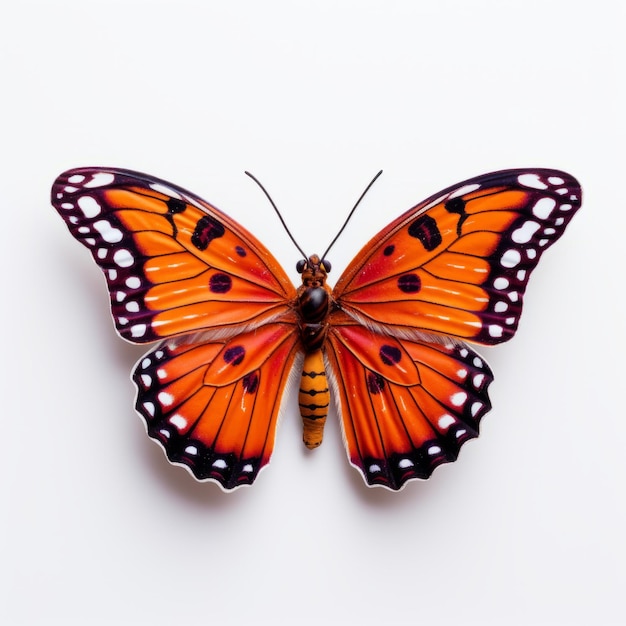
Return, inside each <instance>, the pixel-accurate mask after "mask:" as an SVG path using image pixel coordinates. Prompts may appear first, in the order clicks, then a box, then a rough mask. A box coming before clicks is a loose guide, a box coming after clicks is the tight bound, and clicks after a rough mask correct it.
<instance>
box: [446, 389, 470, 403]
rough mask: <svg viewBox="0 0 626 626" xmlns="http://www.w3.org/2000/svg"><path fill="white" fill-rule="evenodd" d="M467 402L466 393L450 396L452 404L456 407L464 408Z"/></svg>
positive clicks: (461, 392)
mask: <svg viewBox="0 0 626 626" xmlns="http://www.w3.org/2000/svg"><path fill="white" fill-rule="evenodd" d="M466 400H467V394H466V393H465V392H464V391H459V392H458V393H455V394H453V395H452V396H450V402H451V403H452V404H453V405H454V406H463V404H464V403H465V401H466Z"/></svg>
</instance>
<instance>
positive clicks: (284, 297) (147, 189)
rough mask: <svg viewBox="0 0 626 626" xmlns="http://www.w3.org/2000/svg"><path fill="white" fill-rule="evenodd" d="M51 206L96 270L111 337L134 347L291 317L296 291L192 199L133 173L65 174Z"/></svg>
mask: <svg viewBox="0 0 626 626" xmlns="http://www.w3.org/2000/svg"><path fill="white" fill-rule="evenodd" d="M52 204H53V205H54V207H55V208H56V210H57V211H58V212H59V214H60V215H61V217H62V218H63V219H64V220H65V222H66V224H67V226H68V228H69V230H70V232H71V233H72V235H74V237H75V238H76V239H77V240H78V241H80V242H81V243H82V244H83V245H84V246H86V247H87V248H88V249H89V250H90V251H91V254H92V256H93V258H94V260H95V261H96V263H97V264H98V265H99V266H100V268H101V269H102V270H103V272H104V275H105V277H106V280H107V284H108V287H109V293H110V297H111V310H112V313H113V318H114V320H115V324H116V327H117V330H118V332H119V333H120V335H121V336H122V337H124V339H127V340H129V341H133V342H136V343H144V342H150V341H155V340H157V339H161V338H164V337H171V336H175V335H181V334H184V333H189V332H197V331H203V330H211V331H213V332H214V333H216V334H217V332H218V331H219V333H220V335H222V336H228V335H234V334H236V333H238V332H241V331H242V330H245V329H246V328H254V327H257V326H259V325H261V324H263V323H265V322H267V321H270V320H275V319H277V318H279V317H280V316H281V315H282V314H285V313H286V312H287V311H288V307H287V303H288V302H289V301H291V300H292V299H293V298H294V297H295V288H294V287H293V285H292V283H291V281H290V280H289V278H288V277H287V275H286V274H285V272H284V271H283V269H282V268H281V267H280V265H279V264H278V263H277V262H276V261H275V259H274V257H273V256H272V255H271V254H270V253H269V252H268V251H267V249H266V248H265V247H264V246H263V245H262V244H261V243H260V242H259V241H257V239H256V238H255V237H253V236H252V235H251V234H250V233H249V232H248V231H246V230H245V229H244V228H243V227H242V226H240V225H239V224H237V223H236V222H235V221H234V220H232V219H231V218H229V217H228V216H227V215H225V214H224V213H222V212H221V211H219V210H218V209H216V208H215V207H213V206H211V205H210V204H208V203H207V202H205V201H204V200H201V199H200V198H197V197H196V196H194V195H193V194H191V193H189V192H188V191H185V190H184V189H181V188H179V187H176V186H174V185H172V184H170V183H166V182H164V181H161V180H159V179H157V178H152V177H150V176H147V175H145V174H140V173H138V172H131V171H128V170H121V169H111V168H81V169H75V170H70V171H68V172H66V173H64V174H62V175H61V176H59V178H58V179H57V180H56V182H55V183H54V186H53V188H52Z"/></svg>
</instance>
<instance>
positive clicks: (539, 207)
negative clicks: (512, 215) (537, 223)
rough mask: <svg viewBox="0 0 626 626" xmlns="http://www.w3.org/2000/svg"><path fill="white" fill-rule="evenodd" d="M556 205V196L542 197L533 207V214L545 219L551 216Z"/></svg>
mask: <svg viewBox="0 0 626 626" xmlns="http://www.w3.org/2000/svg"><path fill="white" fill-rule="evenodd" d="M555 206H556V200H555V199H554V198H540V199H539V200H537V202H536V203H535V206H534V207H533V215H534V216H535V217H538V218H539V219H540V220H545V219H547V218H548V217H550V213H552V211H553V210H554V207H555Z"/></svg>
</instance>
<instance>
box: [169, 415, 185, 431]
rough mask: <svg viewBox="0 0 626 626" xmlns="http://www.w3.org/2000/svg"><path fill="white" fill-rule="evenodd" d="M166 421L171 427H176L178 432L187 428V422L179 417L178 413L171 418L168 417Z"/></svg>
mask: <svg viewBox="0 0 626 626" xmlns="http://www.w3.org/2000/svg"><path fill="white" fill-rule="evenodd" d="M168 421H169V423H170V424H172V425H173V426H176V428H178V430H183V428H186V426H187V420H186V419H185V418H184V417H183V416H182V415H179V414H178V413H176V414H174V415H172V417H170V419H169V420H168Z"/></svg>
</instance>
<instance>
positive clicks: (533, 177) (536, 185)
mask: <svg viewBox="0 0 626 626" xmlns="http://www.w3.org/2000/svg"><path fill="white" fill-rule="evenodd" d="M517 181H518V182H519V184H520V185H523V186H524V187H532V188H533V189H547V188H548V185H546V184H545V183H543V182H541V179H540V178H539V176H538V175H537V174H521V175H520V176H518V177H517Z"/></svg>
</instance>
